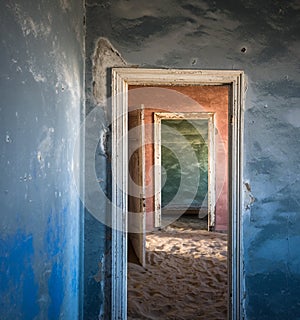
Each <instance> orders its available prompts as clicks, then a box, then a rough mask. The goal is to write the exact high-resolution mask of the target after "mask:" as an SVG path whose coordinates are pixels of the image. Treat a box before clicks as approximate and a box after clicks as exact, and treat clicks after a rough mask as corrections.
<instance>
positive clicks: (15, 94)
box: [0, 0, 84, 320]
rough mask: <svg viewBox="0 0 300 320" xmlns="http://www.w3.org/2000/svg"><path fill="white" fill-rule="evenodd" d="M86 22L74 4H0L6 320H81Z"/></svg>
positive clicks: (0, 292)
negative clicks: (79, 146)
mask: <svg viewBox="0 0 300 320" xmlns="http://www.w3.org/2000/svg"><path fill="white" fill-rule="evenodd" d="M83 16H84V7H83V2H82V1H81V0H76V1H75V0H74V1H70V0H52V1H44V0H40V1H35V0H27V1H25V0H14V1H11V0H7V1H1V12H0V25H1V28H0V30H1V31H0V32H1V41H0V88H1V89H0V137H1V140H0V150H1V151H0V168H1V180H0V204H1V206H0V212H1V219H0V230H1V231H0V318H1V319H3V320H4V319H9V320H11V319H77V318H78V317H79V314H80V312H81V311H80V309H81V308H80V303H79V300H80V283H81V281H80V264H81V263H80V245H81V243H82V241H80V237H81V231H80V228H81V225H82V223H81V220H82V216H81V206H80V200H79V197H78V194H77V191H76V187H75V183H74V175H75V176H77V177H78V174H79V172H80V151H79V150H78V149H77V151H75V152H74V147H75V143H76V139H77V135H78V133H79V127H80V121H81V117H82V116H81V115H82V112H83V106H84V92H83V87H84V83H83V79H84V27H83ZM77 181H78V179H77ZM78 184H79V183H78ZM79 185H80V184H79Z"/></svg>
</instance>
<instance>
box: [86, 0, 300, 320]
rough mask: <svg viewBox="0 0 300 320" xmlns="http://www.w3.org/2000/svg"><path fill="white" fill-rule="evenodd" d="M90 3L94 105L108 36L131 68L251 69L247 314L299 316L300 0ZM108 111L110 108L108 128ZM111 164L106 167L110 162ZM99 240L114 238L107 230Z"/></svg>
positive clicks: (247, 156)
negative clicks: (98, 63)
mask: <svg viewBox="0 0 300 320" xmlns="http://www.w3.org/2000/svg"><path fill="white" fill-rule="evenodd" d="M86 5H87V39H86V50H87V51H86V55H87V64H86V93H87V108H88V109H90V110H91V109H93V108H94V107H95V106H96V103H95V102H94V100H93V98H92V95H93V93H92V87H93V85H92V83H93V79H92V56H93V53H94V50H95V46H96V41H97V39H98V38H99V37H100V36H104V37H107V38H108V39H109V40H110V41H111V42H112V44H113V45H114V46H115V48H116V49H118V50H119V52H120V53H121V54H122V56H123V57H124V58H125V60H126V61H127V62H128V63H129V64H136V65H139V66H142V67H163V68H198V69H242V70H244V71H245V73H246V75H247V78H248V90H247V95H246V110H245V141H244V169H245V170H244V182H245V183H248V184H249V186H250V188H251V193H252V195H253V197H254V198H255V202H254V204H253V205H252V206H251V205H247V202H248V200H249V197H248V195H249V194H248V193H249V192H248V193H247V192H246V193H245V207H244V211H243V217H242V219H243V245H244V280H245V300H244V307H245V314H246V318H247V319H260V320H262V319H272V320H274V319H281V320H283V319H299V318H300V298H299V297H300V255H299V247H300V236H299V229H300V208H299V193H300V170H299V136H300V124H299V123H300V111H299V110H300V109H299V104H300V90H299V87H300V72H299V50H300V41H299V35H300V6H299V1H297V0H290V1H274V0H266V1H248V0H230V1H223V0H215V1H208V0H198V1H194V0H185V1H184V0H175V1H174V0H164V1H159V0H153V1H148V0H128V1H123V0H119V1H118V0H115V1H108V0H87V1H86ZM107 111H109V110H108V109H105V107H104V108H103V120H102V124H103V127H104V128H105V125H106V123H107V120H106V113H107ZM104 131H105V129H103V132H104ZM102 166H103V167H102V168H103V172H104V171H106V165H105V161H103V163H102ZM104 179H105V181H107V180H106V178H105V177H104ZM104 206H105V205H104V204H103V208H104ZM99 237H100V238H99V241H100V240H102V241H105V233H104V232H103V233H102V235H101V236H99ZM100 251H101V250H100ZM100 251H99V252H97V255H95V257H96V259H99V255H101V252H100ZM96 259H95V261H96ZM106 293H107V295H108V294H109V291H108V290H106ZM99 299H100V300H101V298H99ZM100 300H99V301H100Z"/></svg>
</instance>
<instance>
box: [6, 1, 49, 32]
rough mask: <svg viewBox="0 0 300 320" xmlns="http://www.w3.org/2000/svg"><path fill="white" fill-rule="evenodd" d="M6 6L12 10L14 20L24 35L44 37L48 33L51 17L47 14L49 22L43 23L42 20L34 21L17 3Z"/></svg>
mask: <svg viewBox="0 0 300 320" xmlns="http://www.w3.org/2000/svg"><path fill="white" fill-rule="evenodd" d="M8 7H9V8H10V9H11V10H12V11H13V12H14V15H15V17H16V20H17V22H18V24H19V25H20V27H21V29H22V32H23V35H24V36H25V37H26V36H29V35H33V36H34V37H35V38H37V37H41V38H45V37H47V36H49V35H50V33H51V27H50V25H51V19H50V16H49V15H48V17H47V18H48V22H49V23H47V24H45V23H43V22H36V21H34V20H33V18H32V17H31V16H30V15H29V14H27V13H26V11H25V10H24V8H22V7H21V6H20V5H19V4H13V5H9V6H8Z"/></svg>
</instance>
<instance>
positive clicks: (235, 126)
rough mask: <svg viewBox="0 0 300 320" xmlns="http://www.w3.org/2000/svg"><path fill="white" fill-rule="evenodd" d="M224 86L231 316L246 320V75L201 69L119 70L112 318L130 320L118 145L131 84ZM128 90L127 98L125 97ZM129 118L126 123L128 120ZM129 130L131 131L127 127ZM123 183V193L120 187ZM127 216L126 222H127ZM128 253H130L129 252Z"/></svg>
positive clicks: (123, 154) (123, 158)
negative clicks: (243, 258)
mask: <svg viewBox="0 0 300 320" xmlns="http://www.w3.org/2000/svg"><path fill="white" fill-rule="evenodd" d="M174 83H176V84H179V85H180V84H182V85H208V84H213V85H216V84H217V85H220V84H222V85H223V84H227V85H229V86H230V104H229V107H228V119H229V121H230V124H231V129H230V135H229V141H230V144H229V146H230V148H229V149H230V160H229V164H230V167H229V170H228V173H229V175H230V180H229V184H228V187H229V190H230V193H229V194H230V197H229V201H228V202H229V211H230V214H229V221H230V230H229V231H230V232H229V234H230V241H229V249H230V256H231V257H233V259H232V260H230V261H229V264H228V265H229V274H230V277H229V292H230V296H232V299H231V301H230V304H229V316H230V317H231V318H232V319H239V318H241V315H242V310H241V309H240V305H241V304H240V301H241V290H240V288H241V284H242V282H241V262H240V259H239V257H240V253H241V247H240V220H239V215H240V211H241V181H240V179H241V163H240V150H241V137H242V130H241V123H242V105H243V73H242V72H240V71H228V72H226V71H195V70H141V69H115V70H113V113H112V120H113V122H112V134H113V140H112V141H113V143H112V156H113V157H112V173H113V176H114V178H115V179H114V180H113V185H112V187H113V189H112V200H113V204H115V206H114V205H113V207H112V227H113V234H112V251H113V255H112V256H113V260H112V318H113V319H120V318H121V319H126V316H127V312H126V311H127V310H126V309H127V307H126V303H127V292H126V291H127V284H126V271H127V219H126V216H127V190H126V189H127V177H128V173H127V172H126V170H122V169H121V168H124V166H125V168H127V161H128V160H127V150H128V149H127V143H124V144H122V145H120V143H118V139H119V137H118V136H119V135H120V133H122V132H123V134H125V130H127V110H128V95H127V94H128V86H129V85H139V84H143V85H145V84H146V85H153V84H159V85H166V86H167V85H172V84H174ZM124 91H125V93H124ZM124 119H125V121H124ZM124 125H125V127H124ZM120 184H121V188H120ZM124 217H125V219H124ZM125 251H126V252H125Z"/></svg>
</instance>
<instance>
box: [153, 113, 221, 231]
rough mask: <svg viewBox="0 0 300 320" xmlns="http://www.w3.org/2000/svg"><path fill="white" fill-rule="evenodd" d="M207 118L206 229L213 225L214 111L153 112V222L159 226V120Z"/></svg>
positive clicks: (214, 178)
mask: <svg viewBox="0 0 300 320" xmlns="http://www.w3.org/2000/svg"><path fill="white" fill-rule="evenodd" d="M178 119H182V120H208V123H207V124H208V128H207V129H208V141H207V146H208V170H207V172H208V192H207V204H208V205H207V207H208V230H211V228H213V227H214V225H215V180H216V177H215V113H214V112H155V113H154V185H155V187H154V224H155V227H160V226H161V170H160V168H161V120H178Z"/></svg>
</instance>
